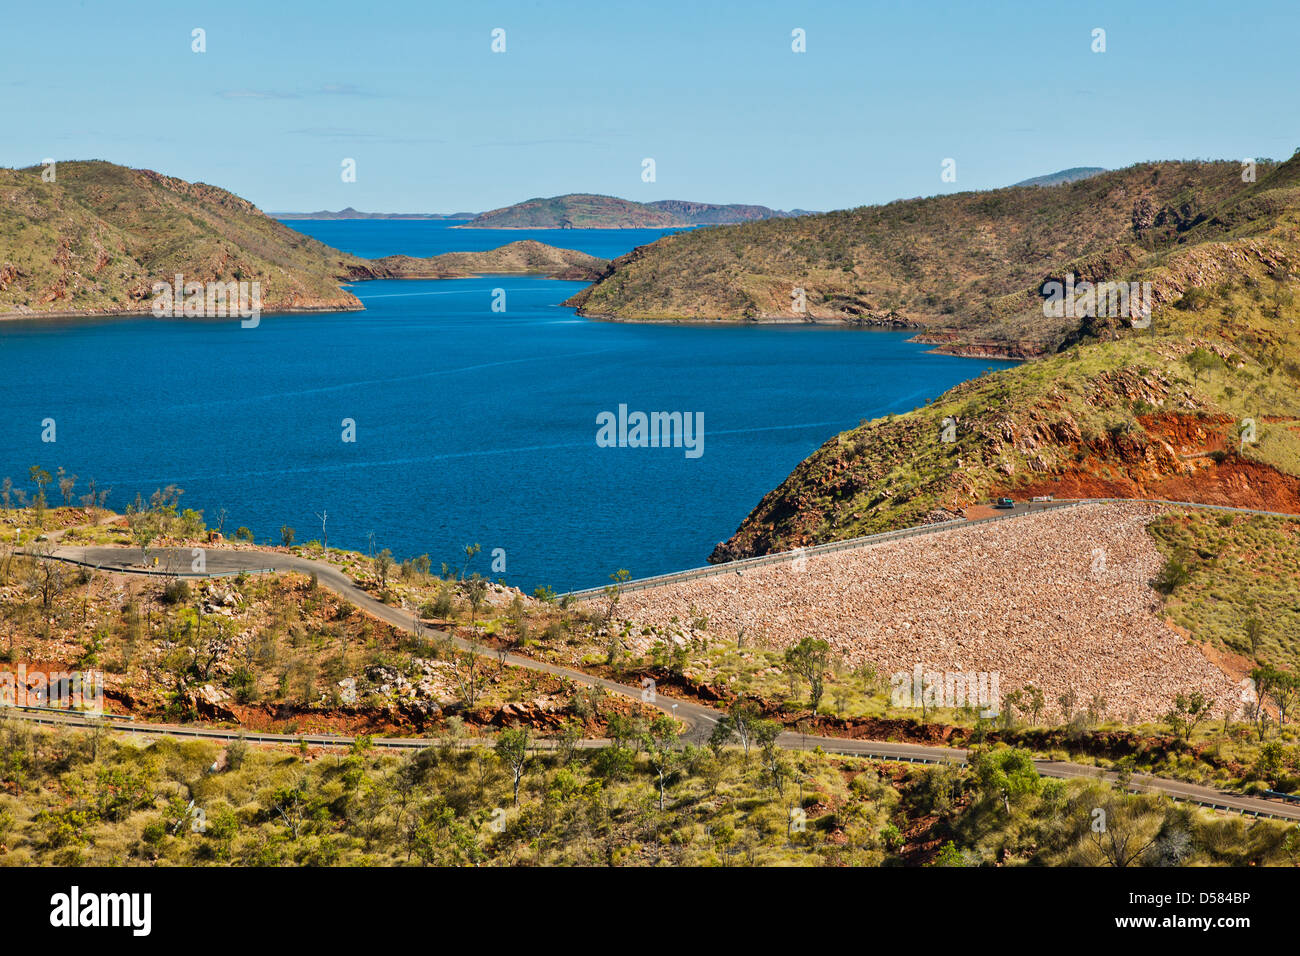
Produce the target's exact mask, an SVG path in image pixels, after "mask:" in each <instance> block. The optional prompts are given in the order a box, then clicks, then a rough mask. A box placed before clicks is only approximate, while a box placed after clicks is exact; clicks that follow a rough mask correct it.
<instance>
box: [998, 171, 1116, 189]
mask: <svg viewBox="0 0 1300 956" xmlns="http://www.w3.org/2000/svg"><path fill="white" fill-rule="evenodd" d="M1105 172H1109V170H1107V169H1105V168H1104V167H1102V166H1072V167H1070V168H1069V169H1062V170H1061V171H1060V172H1056V173H1048V174H1047V175H1046V176H1035V177H1033V178H1032V179H1022V180H1021V181H1020V182H1018V183H1012V185H1013V186H1060V185H1061V184H1062V183H1074V182H1078V181H1079V180H1080V179H1089V178H1091V177H1092V176H1096V175H1098V174H1099V173H1105Z"/></svg>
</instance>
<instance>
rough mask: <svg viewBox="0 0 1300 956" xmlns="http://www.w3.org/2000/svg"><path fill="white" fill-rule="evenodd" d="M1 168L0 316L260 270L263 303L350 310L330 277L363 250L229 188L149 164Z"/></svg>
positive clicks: (87, 307)
mask: <svg viewBox="0 0 1300 956" xmlns="http://www.w3.org/2000/svg"><path fill="white" fill-rule="evenodd" d="M41 172H42V168H41V167H32V168H28V169H0V315H4V314H22V315H28V314H38V313H45V314H53V313H75V314H87V313H103V314H112V313H139V312H147V311H149V308H150V304H151V302H152V300H153V294H152V292H151V285H152V283H153V282H155V281H160V280H169V281H170V280H171V278H172V277H173V276H174V275H175V274H176V273H181V274H183V275H184V276H185V281H187V282H188V281H200V282H207V281H217V280H220V281H223V282H229V281H239V280H244V281H248V282H254V281H260V282H261V290H262V308H263V310H264V311H289V310H293V311H302V310H317V309H319V310H330V311H333V310H340V309H359V308H361V303H360V302H359V301H358V300H357V299H356V297H355V296H353V295H352V294H351V293H350V292H346V291H344V290H342V289H340V288H339V282H340V281H342V280H346V279H349V278H364V277H365V276H366V275H368V268H367V266H366V261H365V260H364V259H360V258H357V257H356V256H350V255H347V254H346V253H343V252H339V251H338V250H337V249H331V248H330V247H329V246H326V245H324V244H322V243H320V242H317V241H316V240H314V239H310V238H308V237H307V236H304V235H302V234H301V233H298V232H294V231H293V230H292V229H290V228H288V227H287V226H284V225H281V224H280V223H278V222H276V221H275V220H274V219H271V218H269V217H268V216H266V215H265V214H263V213H262V212H261V211H260V210H258V209H257V208H256V207H255V206H253V204H252V203H249V202H248V201H247V200H244V199H240V198H239V197H238V196H236V195H234V194H233V193H229V192H227V191H226V190H224V189H219V188H217V187H216V186H208V185H205V184H203V183H189V182H186V181H185V180H182V179H176V178H174V177H171V176H164V175H161V174H160V173H156V172H153V171H152V170H147V169H128V168H126V167H124V166H117V165H114V164H112V163H106V162H98V161H95V162H64V163H59V164H58V165H57V167H56V168H55V175H56V180H55V181H54V182H44V181H43V180H42V178H41Z"/></svg>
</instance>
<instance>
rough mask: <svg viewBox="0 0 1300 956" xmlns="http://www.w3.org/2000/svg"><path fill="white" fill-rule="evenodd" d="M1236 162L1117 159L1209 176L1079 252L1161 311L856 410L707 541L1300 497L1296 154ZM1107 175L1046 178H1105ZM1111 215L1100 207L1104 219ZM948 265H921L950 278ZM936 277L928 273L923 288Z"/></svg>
mask: <svg viewBox="0 0 1300 956" xmlns="http://www.w3.org/2000/svg"><path fill="white" fill-rule="evenodd" d="M1228 165H1229V164H1213V165H1203V164H1197V165H1196V166H1195V167H1193V166H1192V165H1191V164H1176V165H1175V168H1174V169H1173V170H1170V169H1168V168H1167V167H1165V166H1164V165H1162V166H1158V167H1150V166H1148V167H1135V169H1134V170H1125V171H1122V172H1123V173H1124V174H1125V175H1124V179H1125V180H1127V181H1128V183H1129V184H1130V186H1131V185H1133V182H1134V180H1133V178H1132V177H1133V176H1134V174H1135V173H1136V171H1137V170H1141V171H1142V173H1141V180H1142V181H1143V182H1145V183H1147V184H1152V183H1155V182H1157V181H1158V180H1162V179H1167V178H1171V174H1174V175H1172V178H1174V179H1175V180H1176V181H1177V182H1179V183H1181V182H1183V181H1184V180H1185V177H1186V176H1188V175H1191V174H1193V173H1195V175H1196V176H1198V177H1203V179H1204V185H1202V186H1201V187H1198V188H1191V187H1188V189H1187V190H1186V191H1183V192H1181V193H1178V194H1176V195H1175V198H1176V199H1177V202H1176V203H1167V204H1165V205H1164V206H1160V207H1158V206H1156V205H1155V203H1154V198H1153V197H1152V195H1151V194H1149V193H1147V194H1145V195H1144V194H1143V192H1141V191H1138V192H1136V193H1129V194H1128V200H1129V201H1127V202H1126V203H1125V207H1126V211H1127V209H1128V208H1131V209H1132V210H1133V213H1132V217H1131V218H1132V219H1133V223H1132V226H1131V227H1130V228H1131V231H1132V235H1131V237H1130V241H1129V243H1128V244H1127V245H1126V246H1124V247H1123V253H1122V254H1121V253H1120V252H1117V251H1115V250H1113V249H1112V250H1111V251H1110V252H1108V253H1105V254H1102V253H1100V252H1099V253H1096V254H1094V258H1093V259H1091V260H1087V261H1088V262H1091V263H1113V264H1114V269H1113V270H1108V271H1112V274H1115V273H1118V274H1119V275H1121V276H1132V277H1136V278H1140V279H1142V280H1144V281H1150V282H1151V283H1152V286H1153V289H1154V300H1155V302H1154V309H1153V314H1152V320H1151V324H1150V327H1149V328H1147V329H1139V328H1134V327H1133V326H1132V322H1131V321H1130V320H1128V319H1125V318H1123V317H1118V318H1115V317H1101V318H1083V319H1072V320H1069V321H1068V322H1067V321H1066V320H1060V322H1059V323H1058V325H1059V328H1058V329H1057V330H1056V331H1055V332H1054V333H1053V335H1052V336H1051V337H1050V338H1049V339H1048V340H1047V341H1048V342H1051V341H1055V340H1060V341H1059V348H1058V350H1057V351H1055V352H1053V353H1052V354H1050V355H1047V356H1046V357H1044V358H1041V359H1038V360H1035V361H1031V362H1027V363H1025V364H1023V365H1021V366H1018V367H1015V368H1012V369H1007V370H1004V371H999V372H997V373H994V374H988V375H985V376H982V377H980V378H978V379H975V380H973V381H970V382H966V383H964V384H962V385H959V386H957V387H956V388H954V389H951V390H950V391H948V392H946V393H945V394H943V395H941V396H939V397H938V398H937V399H935V400H934V401H932V402H930V403H929V404H927V405H925V406H924V407H922V408H919V409H916V410H914V411H912V412H908V413H907V414H904V415H891V416H888V417H886V418H882V419H876V420H874V421H870V422H865V421H864V422H863V423H862V425H861V426H859V427H858V428H856V429H853V430H851V431H849V432H845V433H844V434H842V435H838V436H836V437H834V438H832V439H831V440H830V441H828V442H827V443H826V444H824V445H823V446H822V447H821V448H819V449H818V450H817V451H816V452H815V453H814V454H813V455H812V456H810V457H809V458H808V459H807V460H806V461H804V462H803V463H801V464H800V465H799V466H798V467H797V468H796V469H795V471H794V472H793V473H792V474H791V475H790V477H789V478H787V479H786V481H785V482H784V483H782V485H781V486H780V487H779V488H777V489H775V490H774V491H772V492H771V493H769V494H768V495H767V496H765V497H764V498H763V500H762V501H761V502H760V503H759V504H758V506H757V507H756V508H755V509H754V511H753V512H752V513H751V514H750V515H749V516H748V517H747V518H746V519H745V521H744V522H743V523H742V524H741V526H740V528H739V529H738V531H737V533H736V534H735V535H734V536H733V537H732V538H731V539H730V540H728V541H726V542H723V543H722V544H720V545H719V547H718V548H717V550H716V551H715V552H714V555H713V559H714V560H723V559H729V558H734V557H740V556H746V555H751V554H759V553H764V552H769V551H779V550H786V549H788V548H792V547H796V546H799V545H806V544H812V543H819V542H824V541H830V540H837V539H841V538H847V537H853V536H855V535H860V534H866V533H870V532H874V531H881V530H887V529H890V528H896V527H902V526H906V525H911V524H916V523H921V522H925V521H927V520H932V519H933V518H935V517H938V516H939V515H938V513H939V512H947V513H953V512H956V511H957V510H959V509H962V508H964V507H966V506H969V505H971V504H974V503H977V502H981V501H988V500H989V499H991V498H992V497H994V496H997V495H1002V494H1009V495H1013V496H1015V497H1018V498H1023V497H1026V496H1030V495H1037V494H1054V495H1056V496H1058V497H1092V496H1114V497H1143V496H1149V497H1157V498H1169V499H1178V500H1189V501H1201V502H1207V503H1218V504H1231V505H1238V506H1246V507H1256V508H1262V509H1266V510H1276V511H1286V512H1291V513H1300V325H1298V324H1297V319H1298V318H1300V315H1298V313H1297V308H1296V301H1297V300H1296V291H1297V282H1298V281H1300V158H1293V159H1292V160H1290V161H1289V162H1287V163H1285V164H1283V165H1281V166H1279V167H1270V171H1268V172H1267V173H1262V174H1261V176H1260V179H1259V182H1258V183H1255V184H1241V183H1240V177H1239V176H1237V177H1236V184H1235V185H1234V184H1232V183H1230V182H1228V181H1226V179H1225V177H1224V175H1223V173H1224V172H1225V171H1226V170H1225V169H1221V168H1220V167H1227V166H1228ZM1232 166H1233V169H1234V171H1235V169H1236V167H1235V164H1232ZM1115 175H1116V174H1107V175H1106V176H1099V177H1096V178H1094V179H1089V180H1085V181H1083V182H1080V183H1076V184H1072V185H1070V186H1064V187H1059V188H1058V189H1053V190H1035V192H1036V194H1037V195H1040V196H1043V197H1044V198H1045V199H1046V198H1047V197H1051V196H1053V195H1055V194H1061V193H1067V192H1071V191H1074V190H1087V191H1089V192H1090V191H1091V190H1093V189H1096V188H1098V187H1099V186H1102V187H1103V188H1106V189H1107V190H1110V189H1114V188H1115V185H1116V184H1115V180H1114V176H1115ZM1107 179H1109V180H1110V182H1111V185H1110V186H1104V185H1103V184H1102V181H1103V180H1107ZM1000 192H1003V193H1008V194H1009V196H1008V198H1010V199H1016V200H1019V199H1020V195H1019V193H1018V192H1017V191H1014V190H1013V191H1000ZM1164 192H1166V193H1167V192H1168V190H1165V191H1164ZM1215 197H1218V198H1217V201H1215ZM1144 200H1145V201H1144ZM964 201H966V202H969V201H970V200H964ZM1049 208H1050V206H1049ZM1111 216H1112V213H1111V212H1110V211H1108V210H1105V209H1101V210H1099V211H1098V215H1097V216H1096V217H1094V221H1096V220H1109V219H1110V218H1111ZM917 218H918V219H919V218H920V217H919V215H918V217H917ZM927 222H928V220H927ZM764 225H769V224H764ZM725 231H727V230H719V232H725ZM674 238H677V237H674ZM914 238H915V236H914V234H905V235H902V236H900V237H899V241H900V242H907V241H908V240H910V239H914ZM918 244H919V245H920V243H918ZM922 247H923V246H922ZM643 251H644V250H643ZM1084 262H1085V260H1076V262H1075V263H1074V267H1075V268H1081V267H1082V266H1083V265H1084ZM1121 263H1124V264H1125V265H1124V268H1122V269H1121V268H1120V264H1121ZM999 265H1001V263H999ZM618 268H619V262H618V261H616V262H615V264H614V270H613V274H614V275H617V274H618ZM1093 269H1094V270H1095V269H1096V266H1095V265H1094V266H1093ZM1005 272H1006V269H1005V267H1004V273H1003V274H1005ZM608 281H609V279H608V278H607V279H606V280H605V282H608ZM949 281H950V279H949V278H948V277H945V276H931V277H930V279H929V282H933V283H934V284H935V286H937V287H938V288H940V289H942V288H945V287H946V286H947V284H948V282H949ZM980 281H981V280H980V279H978V278H974V279H970V280H968V281H967V283H966V285H967V286H969V287H978V286H979V283H980ZM596 288H597V289H599V288H600V286H597V287H596ZM929 288H931V286H930V285H929V283H928V282H927V283H921V284H918V286H917V290H916V294H917V295H918V296H924V295H925V293H926V290H927V289H929ZM936 294H938V293H937V292H936ZM986 302H987V300H986ZM1037 314H1038V316H1039V319H1040V321H1042V319H1041V316H1042V311H1041V309H1040V310H1039V311H1038V313H1037ZM993 321H997V317H996V315H994V317H993ZM1070 323H1073V328H1069V329H1068V330H1067V326H1069V324H1070ZM945 425H947V426H950V427H945ZM945 435H946V437H947V438H950V439H951V440H945ZM1244 436H1249V437H1248V438H1247V437H1244ZM1250 438H1253V440H1250Z"/></svg>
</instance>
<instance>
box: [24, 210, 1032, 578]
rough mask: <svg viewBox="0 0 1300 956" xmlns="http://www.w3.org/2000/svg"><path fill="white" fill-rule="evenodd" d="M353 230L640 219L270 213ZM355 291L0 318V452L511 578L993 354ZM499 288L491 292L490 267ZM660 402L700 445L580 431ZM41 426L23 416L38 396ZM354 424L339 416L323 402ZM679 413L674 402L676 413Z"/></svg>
mask: <svg viewBox="0 0 1300 956" xmlns="http://www.w3.org/2000/svg"><path fill="white" fill-rule="evenodd" d="M288 225H290V226H292V227H293V228H295V229H298V230H300V231H302V232H304V233H307V234H309V235H313V236H315V237H317V238H320V239H321V240H322V241H327V242H329V243H330V244H332V245H334V246H337V247H338V248H341V249H344V250H346V251H348V252H352V253H355V254H358V255H365V256H374V255H387V254H391V253H396V252H405V253H408V254H411V255H421V256H422V255H433V254H436V253H438V252H446V251H450V250H453V249H483V248H491V247H492V246H496V245H500V244H501V243H502V242H509V241H514V240H516V239H524V238H535V239H539V240H540V241H542V242H549V243H552V244H557V245H564V246H568V247H570V248H580V249H583V250H584V251H586V252H590V253H592V254H595V255H603V256H607V257H608V256H613V255H619V254H621V253H623V252H627V251H629V250H630V249H631V248H633V247H634V246H635V245H638V244H641V243H644V242H649V241H653V240H654V239H655V238H658V237H659V236H660V235H662V234H663V232H662V231H660V230H626V231H622V230H620V231H606V230H565V231H562V232H558V231H545V230H535V231H517V230H509V231H505V230H491V231H486V230H465V229H461V230H456V229H449V228H448V223H446V222H442V221H401V220H396V221H395V220H359V221H294V222H290V223H288ZM351 288H352V290H353V291H354V292H355V293H356V294H357V295H358V296H359V297H360V298H361V299H362V301H363V302H364V303H365V305H366V311H365V312H349V313H331V314H310V315H287V316H264V317H263V318H262V321H261V323H260V325H259V326H258V327H257V328H255V329H244V328H241V327H240V324H239V321H238V320H210V321H209V320H193V319H189V320H170V319H153V318H141V319H95V320H78V321H73V322H69V321H24V322H5V323H0V372H2V373H3V374H2V375H0V400H2V401H3V405H4V408H5V409H6V414H5V415H4V416H3V418H2V419H0V477H3V476H4V475H10V476H12V477H13V478H14V480H15V482H16V483H18V484H21V485H24V486H26V485H27V480H26V475H27V470H28V468H29V466H31V465H33V464H40V465H41V466H42V467H44V468H46V469H47V470H48V471H50V472H51V473H53V472H54V470H55V468H56V467H57V466H59V465H62V466H64V467H66V468H67V470H68V471H69V472H74V473H76V474H77V475H79V476H80V481H79V487H78V489H77V492H78V494H79V493H81V492H82V491H83V490H84V484H85V481H86V479H87V478H89V477H92V476H93V477H94V478H95V479H96V480H97V482H98V483H99V485H100V486H101V487H111V488H112V489H113V493H112V496H111V497H110V499H109V502H108V504H109V506H110V507H116V508H117V509H118V510H121V509H122V508H124V507H125V506H126V504H127V503H128V502H130V501H131V500H132V499H133V498H134V497H135V494H136V492H137V491H138V492H142V493H143V494H144V495H145V496H146V497H148V495H149V493H150V492H152V491H153V490H154V489H155V488H158V487H160V486H162V485H166V484H176V485H179V486H180V487H181V488H184V489H185V495H184V498H183V499H182V504H183V505H185V506H188V507H191V508H196V509H202V510H203V511H204V512H205V515H206V517H207V520H208V523H209V525H213V524H215V523H216V518H217V514H218V512H219V510H220V509H223V508H224V509H225V510H226V511H227V514H228V516H227V519H226V524H225V530H226V533H227V534H228V535H229V534H231V533H232V532H233V530H234V529H235V528H236V527H237V526H239V525H245V526H247V527H249V528H251V529H252V530H253V532H254V533H255V534H256V536H257V539H258V540H259V541H263V540H267V541H270V540H275V541H276V542H278V540H279V529H280V527H281V525H286V524H287V525H290V526H292V527H293V528H295V529H296V531H297V539H298V540H299V541H308V540H310V539H313V538H315V539H319V538H320V537H321V528H320V521H319V520H318V518H317V517H316V513H320V512H326V511H327V512H328V519H327V524H326V531H327V533H328V539H329V543H330V544H331V545H337V546H341V547H349V548H356V549H358V550H367V549H368V548H369V544H370V541H371V540H372V539H371V536H372V535H373V541H374V542H375V547H376V548H385V547H387V548H390V549H391V550H392V551H393V553H394V555H396V556H397V557H399V558H405V557H410V556H414V555H418V554H425V553H427V554H428V555H429V556H430V558H431V559H432V561H433V564H434V567H435V568H437V567H438V566H439V565H440V564H441V563H442V562H443V561H446V562H449V563H452V564H459V562H460V560H461V559H462V558H463V550H462V549H463V547H464V545H466V544H468V543H475V542H477V543H479V544H481V546H482V549H483V550H482V553H481V554H480V555H479V556H478V557H477V558H475V560H474V563H473V564H471V566H470V570H471V571H473V570H478V571H480V572H482V573H485V574H488V573H491V553H492V551H493V550H494V549H498V548H499V549H502V550H503V556H504V561H505V572H504V573H491V576H492V577H493V578H500V577H504V578H505V579H506V581H507V582H508V583H510V584H515V585H518V586H520V587H523V588H525V589H527V590H529V591H531V590H532V589H533V588H535V587H537V586H538V585H542V584H547V585H551V586H553V587H555V588H556V589H557V590H567V589H570V588H578V587H588V586H594V585H600V584H605V583H607V582H608V575H609V574H610V573H611V572H613V571H614V570H616V569H618V568H627V569H628V570H629V571H631V572H632V574H633V575H634V576H636V577H641V576H644V575H648V574H656V573H661V572H666V571H673V570H678V569H681V568H685V567H693V566H698V565H701V564H704V563H705V561H706V559H707V557H708V555H709V552H710V551H711V550H712V548H713V546H714V545H715V544H716V543H717V542H718V541H720V540H723V539H725V538H727V537H729V536H730V535H731V534H732V533H733V532H734V531H735V529H736V526H737V525H738V524H739V523H740V521H741V520H742V519H743V518H744V517H745V515H746V514H747V513H748V512H749V511H750V509H752V508H753V507H754V506H755V505H756V504H757V503H758V501H759V499H760V498H761V497H762V496H763V495H764V494H765V493H767V492H768V491H770V490H771V489H772V488H774V487H776V486H777V485H778V484H780V482H781V481H782V480H784V478H785V477H786V476H787V475H788V474H789V473H790V471H791V470H792V469H793V468H794V467H795V466H796V465H797V464H798V463H799V462H800V461H801V460H802V459H803V458H805V457H806V456H807V455H808V454H809V453H810V452H812V451H813V450H814V449H815V448H816V447H817V446H819V445H820V444H822V443H823V442H824V441H826V439H828V438H829V437H831V436H832V435H834V434H835V433H836V432H838V431H842V430H844V429H846V428H849V427H852V426H854V425H856V424H857V423H858V421H859V420H860V419H863V418H872V417H876V416H879V415H883V414H886V413H889V412H901V411H905V410H907V409H910V408H913V407H915V406H916V405H918V404H921V403H923V402H925V401H926V400H928V399H930V398H933V397H935V396H937V395H938V394H939V393H941V392H942V391H944V390H945V389H947V388H949V387H951V386H952V385H954V384H956V383H957V382H960V381H962V380H964V379H967V378H971V377H973V376H975V375H978V374H979V373H980V372H981V371H982V370H984V369H985V368H989V367H1004V366H1006V365H1008V364H1012V363H1007V362H994V361H991V360H986V359H979V360H975V359H961V358H954V357H951V356H944V355H932V354H928V353H927V352H926V351H925V347H924V346H920V345H914V344H910V343H908V342H907V341H906V339H907V337H908V333H906V332H893V331H864V330H856V329H845V328H836V327H807V326H754V327H715V326H689V325H683V326H675V325H636V324H625V323H606V322H597V321H590V320H587V319H583V318H581V317H578V316H576V315H575V314H574V312H573V310H571V309H567V308H564V307H562V306H560V305H558V303H559V302H562V301H563V300H564V299H566V298H567V297H568V296H570V295H572V294H573V293H574V292H576V291H577V290H578V289H580V288H582V284H581V283H576V282H557V281H554V280H549V279H542V278H533V277H519V276H487V277H479V278H474V279H453V280H384V281H375V282H364V283H358V284H356V285H354V286H352V287H351ZM496 289H502V290H504V296H505V303H506V311H504V312H493V311H492V310H491V304H492V302H493V300H494V290H496ZM620 405H623V406H626V409H627V413H628V414H631V412H635V411H643V412H654V411H668V412H681V413H683V414H684V415H691V416H700V415H702V421H703V428H704V433H703V445H702V454H700V455H699V456H698V457H693V456H691V455H688V454H687V451H688V450H689V449H686V448H683V447H659V448H654V447H601V446H600V445H598V444H597V441H596V438H597V416H598V415H600V414H601V413H602V412H608V413H611V414H614V415H617V414H618V411H619V407H620ZM46 418H53V419H55V421H56V427H57V440H56V441H55V442H54V443H52V444H51V443H45V442H42V440H41V434H42V427H41V422H42V420H43V419H46ZM345 419H350V420H352V421H353V422H354V423H355V441H344V440H343V439H344V437H345V435H344V432H345V426H344V420H345ZM692 420H695V419H694V418H692Z"/></svg>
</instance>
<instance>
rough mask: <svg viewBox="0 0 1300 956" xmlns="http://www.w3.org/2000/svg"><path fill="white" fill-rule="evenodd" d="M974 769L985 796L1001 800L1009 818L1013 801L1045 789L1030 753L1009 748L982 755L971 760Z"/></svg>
mask: <svg viewBox="0 0 1300 956" xmlns="http://www.w3.org/2000/svg"><path fill="white" fill-rule="evenodd" d="M971 769H972V770H973V771H974V773H975V779H976V780H977V781H978V783H979V787H980V790H981V791H982V792H983V793H984V795H985V796H987V797H993V798H998V799H1000V800H1001V801H1002V808H1003V809H1004V810H1005V811H1006V812H1007V813H1008V814H1009V813H1011V799H1012V797H1019V796H1022V795H1025V794H1031V793H1037V792H1038V791H1039V790H1040V789H1042V785H1043V780H1042V777H1040V776H1039V775H1038V769H1037V768H1036V767H1035V766H1034V760H1033V757H1032V756H1031V755H1030V753H1029V752H1028V751H1026V750H1019V749H1015V748H1010V747H1007V748H1001V749H998V750H981V751H978V752H977V753H976V754H975V756H974V758H973V759H972V760H971Z"/></svg>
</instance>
